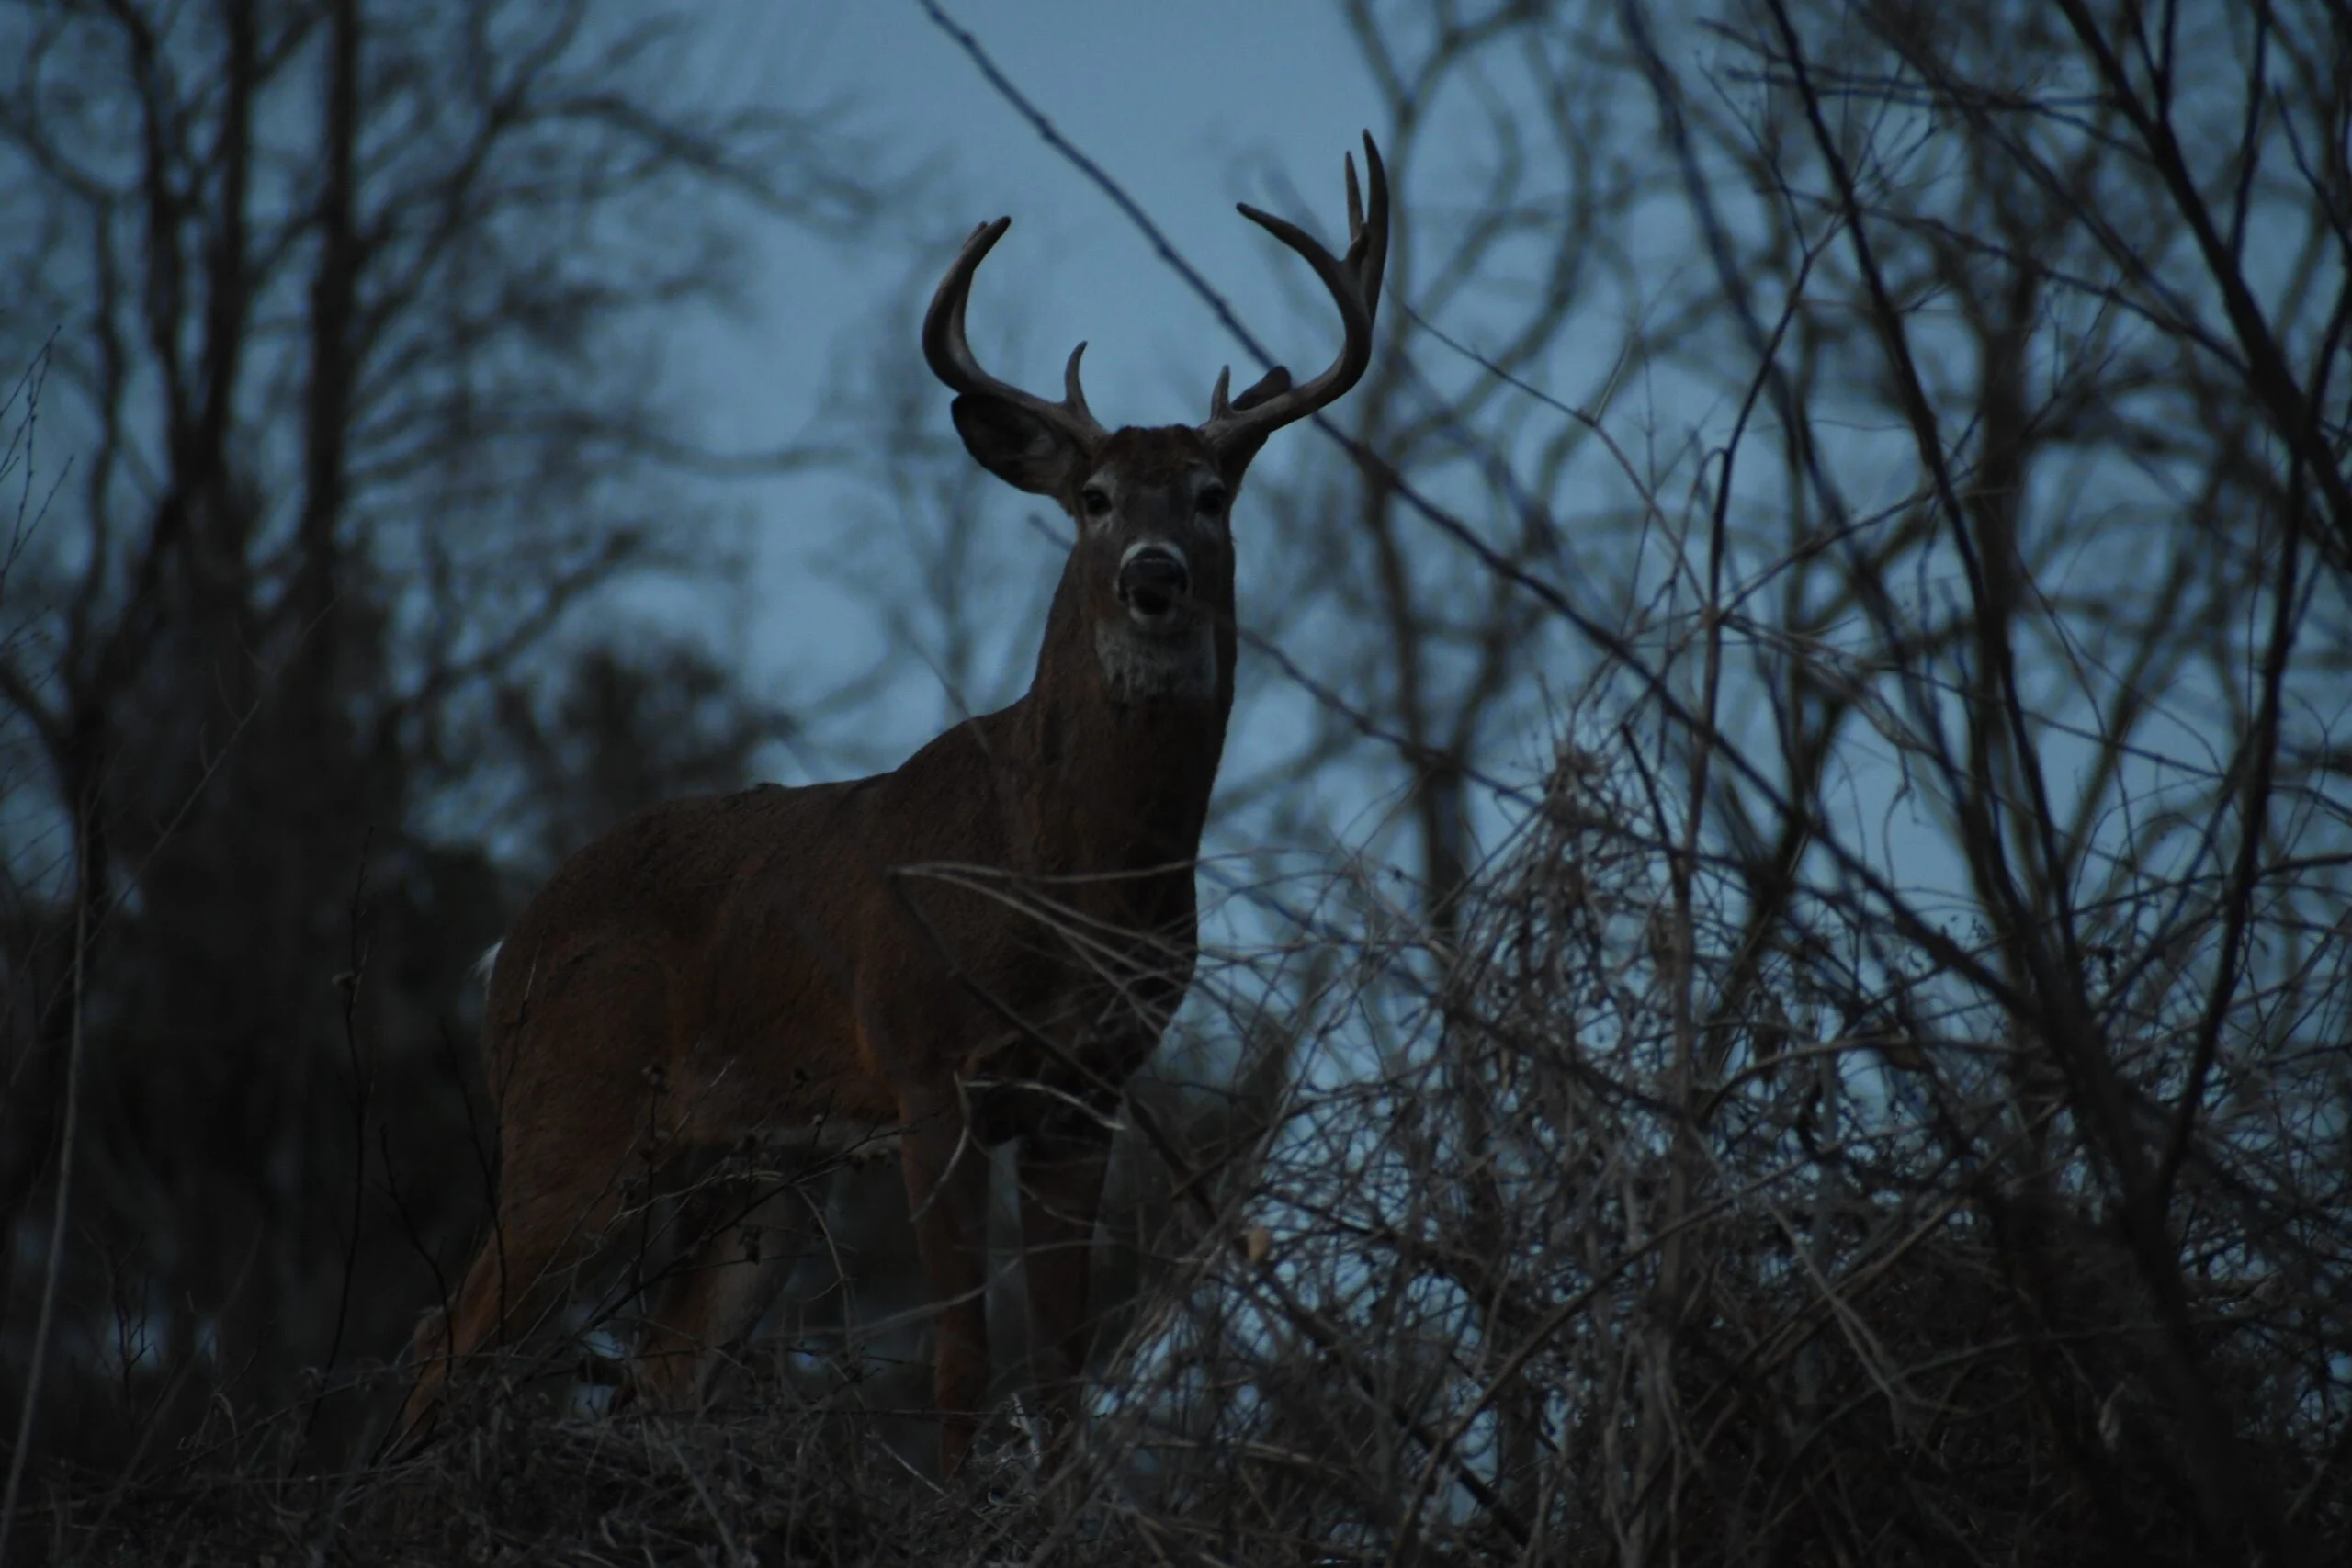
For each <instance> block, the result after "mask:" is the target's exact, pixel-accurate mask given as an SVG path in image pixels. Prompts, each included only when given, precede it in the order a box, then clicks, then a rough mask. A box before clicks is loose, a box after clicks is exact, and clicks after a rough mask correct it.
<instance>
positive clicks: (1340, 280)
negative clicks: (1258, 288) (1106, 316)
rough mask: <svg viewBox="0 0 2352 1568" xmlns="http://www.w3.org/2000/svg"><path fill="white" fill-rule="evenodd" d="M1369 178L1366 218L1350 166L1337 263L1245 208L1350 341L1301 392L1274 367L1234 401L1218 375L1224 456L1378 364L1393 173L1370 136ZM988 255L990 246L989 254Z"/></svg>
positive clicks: (1212, 423) (1217, 415)
mask: <svg viewBox="0 0 2352 1568" xmlns="http://www.w3.org/2000/svg"><path fill="white" fill-rule="evenodd" d="M1363 162H1364V172H1365V174H1366V175H1368V176H1369V177H1370V179H1371V181H1372V206H1371V209H1370V210H1369V211H1367V210H1366V209H1365V208H1364V205H1363V199H1362V197H1360V196H1359V195H1358V193H1357V191H1356V161H1355V159H1354V158H1353V157H1352V156H1351V157H1350V158H1349V159H1348V254H1347V259H1346V260H1344V261H1340V260H1338V259H1335V258H1334V257H1333V256H1332V254H1331V253H1330V252H1329V251H1328V250H1326V249H1324V248H1323V246H1322V245H1321V244H1320V243H1317V241H1316V240H1315V239H1314V238H1313V237H1312V236H1310V235H1309V234H1308V233H1307V232H1306V231H1305V230H1303V229H1301V228H1299V227H1298V226H1297V225H1296V224H1295V223H1290V222H1286V221H1284V220H1282V219H1280V218H1276V217H1275V216H1274V215H1273V214H1272V213H1270V212H1261V211H1259V210H1258V209H1256V208H1254V207H1251V206H1250V205H1248V204H1247V203H1244V204H1242V207H1241V216H1242V217H1244V218H1247V219H1248V220H1250V222H1252V223H1255V224H1257V225H1258V226H1259V227H1260V228H1261V229H1263V230H1265V231H1267V232H1268V233H1270V234H1272V235H1273V237H1274V238H1275V239H1277V240H1280V241H1281V242H1282V243H1283V244H1285V245H1288V246H1289V247H1290V248H1291V249H1292V250H1294V251H1296V252H1297V253H1298V254H1300V255H1302V256H1305V257H1306V264H1307V265H1309V266H1311V267H1313V268H1314V269H1315V276H1317V277H1319V278H1321V279H1322V280H1323V287H1324V288H1328V289H1329V290H1330V291H1331V302H1332V303H1333V304H1335V305H1337V306H1339V308H1340V321H1342V322H1343V323H1344V324H1345V326H1346V328H1347V340H1346V342H1345V343H1344V344H1342V345H1341V347H1340V357H1339V358H1337V359H1335V360H1333V361H1332V362H1331V367H1330V368H1329V370H1326V371H1324V372H1323V374H1322V375H1320V376H1317V378H1315V379H1314V380H1312V381H1309V382H1307V383H1306V385H1305V386H1303V387H1293V386H1292V385H1291V384H1290V372H1289V371H1287V370H1285V369H1283V367H1281V366H1279V365H1277V366H1275V367H1273V368H1272V370H1269V371H1268V372H1266V375H1265V377H1264V378H1263V379H1261V380H1260V381H1259V382H1258V384H1257V385H1256V386H1254V387H1251V388H1250V389H1249V390H1248V391H1246V392H1243V393H1242V394H1241V395H1240V396H1239V397H1238V398H1236V399H1234V400H1231V401H1230V402H1228V401H1227V400H1226V389H1227V386H1229V385H1230V384H1231V382H1232V378H1233V373H1232V370H1231V369H1230V367H1228V368H1227V369H1224V370H1220V371H1218V372H1217V378H1216V391H1215V392H1213V393H1212V394H1210V397H1209V420H1208V423H1206V424H1204V425H1203V426H1201V434H1203V435H1204V436H1205V437H1207V439H1208V442H1209V444H1210V445H1211V446H1216V447H1217V448H1219V449H1220V450H1222V449H1226V448H1229V447H1232V446H1244V447H1245V449H1246V450H1248V451H1251V452H1254V451H1255V450H1256V449H1257V446H1258V445H1259V444H1260V443H1261V442H1263V441H1264V440H1265V439H1266V437H1267V436H1269V435H1271V434H1273V433H1274V432H1275V431H1277V430H1279V429H1281V428H1282V427H1283V425H1285V424H1289V423H1292V422H1293V421H1295V420H1301V419H1305V418H1306V416H1307V415H1308V414H1311V413H1313V412H1315V411H1316V410H1317V409H1319V408H1322V407H1324V406H1325V405H1326V404H1328V403H1331V402H1334V401H1337V400H1339V399H1340V396H1341V395H1343V394H1344V393H1345V392H1346V391H1347V390H1348V389H1349V388H1351V387H1352V386H1354V385H1355V384H1356V382H1357V381H1358V380H1359V379H1361V378H1363V373H1364V367H1366V366H1368V365H1370V364H1371V363H1372V324H1373V319H1374V312H1375V311H1376V310H1378V309H1379V307H1380V276H1381V273H1382V272H1383V271H1384V270H1385V268H1386V267H1387V265H1388V171H1387V170H1386V169H1385V168H1384V167H1383V166H1382V165H1381V162H1380V149H1379V148H1377V147H1374V145H1373V144H1372V133H1371V132H1370V131H1366V132H1365V133H1364V138H1363ZM983 248H985V247H983Z"/></svg>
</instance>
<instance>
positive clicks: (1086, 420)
mask: <svg viewBox="0 0 2352 1568" xmlns="http://www.w3.org/2000/svg"><path fill="white" fill-rule="evenodd" d="M1010 228H1012V219H1010V218H1000V219H998V220H996V221H995V222H993V223H983V224H981V225H980V226H979V227H978V228H977V229H975V230H973V231H972V237H971V238H970V239H968V240H967V241H965V242H964V248H963V249H962V250H961V251H959V252H957V253H956V260H955V263H954V265H951V266H949V267H948V269H947V276H944V277H943V278H941V279H940V280H939V291H938V292H937V293H935V294H933V296H932V297H931V309H930V310H929V311H927V312H926V313H925V314H924V316H923V319H922V356H923V358H924V359H925V360H926V361H928V362H929V364H930V366H931V371H932V374H933V375H934V376H936V377H938V378H940V379H941V380H942V381H944V382H946V383H947V385H948V386H949V387H950V388H951V389H954V390H956V391H957V392H961V393H963V394H965V395H966V396H967V397H981V398H994V399H996V400H999V401H1001V402H1007V403H1011V404H1012V405H1013V406H1014V407H1016V408H1021V409H1024V410H1026V411H1028V412H1030V413H1032V414H1035V416H1036V417H1037V418H1038V419H1040V420H1043V421H1044V422H1045V423H1047V424H1049V425H1051V426H1053V427H1054V428H1055V429H1057V430H1058V431H1060V432H1061V433H1062V434H1065V435H1068V436H1069V437H1070V438H1071V439H1072V440H1074V441H1075V442H1077V443H1078V444H1079V445H1080V446H1081V447H1091V446H1094V445H1095V444H1096V443H1099V442H1100V441H1102V440H1103V436H1104V435H1105V434H1106V433H1105V432H1104V430H1103V426H1102V425H1101V424H1099V423H1096V421H1095V418H1094V414H1093V411H1091V410H1090V409H1089V408H1088V407H1087V406H1086V393H1085V390H1084V389H1082V388H1080V386H1079V384H1078V361H1079V356H1080V355H1083V354H1084V353H1085V352H1086V345H1085V344H1082V343H1081V344H1079V345H1078V346H1077V347H1076V348H1073V349H1071V350H1070V351H1069V365H1068V366H1067V367H1064V369H1063V371H1062V400H1061V401H1060V402H1057V403H1049V402H1047V401H1046V400H1045V399H1043V398H1041V397H1038V396H1036V395H1035V393H1031V392H1024V391H1023V390H1022V389H1020V388H1018V387H1015V386H1013V385H1012V384H1011V383H1010V382H1006V381H1000V380H998V379H997V378H995V377H993V376H991V375H989V373H988V372H987V371H985V370H983V369H981V368H980V362H979V361H978V359H976V358H974V357H973V356H972V345H971V344H970V342H969V341H968V340H967V339H966V337H965V335H964V305H965V302H966V301H967V300H968V299H970V298H971V294H972V275H973V274H974V273H976V272H978V270H979V267H980V262H981V261H982V259H983V258H985V257H986V256H987V255H988V254H989V250H990V249H991V248H993V247H994V246H995V244H996V243H997V242H998V241H999V240H1001V239H1002V238H1003V237H1004V231H1006V230H1007V229H1010Z"/></svg>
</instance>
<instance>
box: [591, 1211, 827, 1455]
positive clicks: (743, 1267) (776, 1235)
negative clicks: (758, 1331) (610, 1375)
mask: <svg viewBox="0 0 2352 1568" xmlns="http://www.w3.org/2000/svg"><path fill="white" fill-rule="evenodd" d="M812 1199H813V1194H805V1193H803V1192H802V1191H801V1190H799V1189H798V1188H797V1187H796V1186H794V1185H792V1184H791V1183H789V1182H785V1181H781V1180H779V1179H775V1178H754V1179H734V1180H716V1181H713V1182H712V1183H711V1184H710V1185H708V1186H707V1187H705V1188H704V1189H703V1190H700V1191H698V1192H696V1193H695V1194H694V1195H693V1196H692V1197H691V1198H690V1199H689V1200H688V1201H687V1202H686V1204H685V1214H684V1218H683V1220H682V1229H683V1230H684V1235H685V1240H686V1245H685V1247H684V1249H683V1250H682V1251H681V1253H680V1255H679V1257H678V1258H677V1259H676V1260H675V1261H674V1262H673V1263H672V1264H671V1266H670V1269H669V1273H668V1275H667V1277H666V1278H665V1279H664V1280H662V1284H661V1286H660V1289H659V1290H658V1291H657V1292H656V1294H655V1297H654V1301H653V1305H652V1306H651V1308H650V1310H649V1311H648V1312H647V1314H646V1325H645V1333H644V1337H643V1338H642V1339H641V1340H640V1341H639V1346H638V1350H637V1359H636V1363H635V1368H634V1371H633V1374H632V1375H633V1377H634V1380H635V1382H636V1386H637V1389H638V1393H639V1397H641V1398H642V1399H644V1400H645V1402H646V1403H647V1404H650V1405H651V1406H652V1407H653V1408H655V1409H657V1410H668V1411H673V1412H680V1413H684V1412H689V1411H693V1410H695V1409H697V1408H698V1407H699V1406H700V1405H701V1404H702V1402H703V1399H704V1397H705V1395H706V1394H707V1393H708V1390H709V1384H710V1380H711V1376H712V1374H713V1373H714V1372H715V1371H717V1370H718V1367H719V1365H720V1364H721V1362H723V1361H724V1360H725V1359H726V1358H727V1356H728V1355H729V1353H730V1352H732V1351H734V1350H736V1349H737V1348H740V1347H741V1345H742V1343H743V1341H744V1340H745V1339H746V1338H748V1337H750V1335H751V1333H752V1329H754V1328H756V1327H757V1326H758V1325H759V1321H760V1319H761V1317H763V1315H765V1314H766V1312H767V1309H768V1307H769V1305H770V1304H771V1303H774V1302H775V1297H776V1292H778V1291H780V1290H781V1289H782V1288H783V1286H784V1282H785V1280H786V1276H787V1275H788V1274H790V1272H791V1270H792V1265H793V1263H794V1261H795V1260H796V1259H797V1257H798V1255H799V1253H800V1250H801V1248H802V1246H803V1244H805V1243H806V1242H807V1240H808V1239H809V1235H811V1234H812V1233H813V1232H814V1230H815V1228H816V1223H817V1211H816V1208H815V1205H814V1202H813V1201H812Z"/></svg>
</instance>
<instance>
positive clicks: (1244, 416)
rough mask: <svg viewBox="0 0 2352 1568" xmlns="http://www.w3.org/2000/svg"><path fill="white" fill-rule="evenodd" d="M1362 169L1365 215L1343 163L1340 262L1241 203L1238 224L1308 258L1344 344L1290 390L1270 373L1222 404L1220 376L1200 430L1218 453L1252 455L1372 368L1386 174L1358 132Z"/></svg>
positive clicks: (1276, 372) (1296, 230)
mask: <svg viewBox="0 0 2352 1568" xmlns="http://www.w3.org/2000/svg"><path fill="white" fill-rule="evenodd" d="M1363 162H1364V173H1365V174H1366V175H1367V176H1368V177H1369V178H1370V180H1371V182H1372V202H1371V206H1370V208H1369V209H1367V208H1366V207H1365V205H1364V202H1363V197H1362V195H1361V194H1360V193H1359V192H1358V190H1357V188H1356V162H1355V159H1354V158H1353V157H1350V158H1349V159H1348V161H1347V166H1348V254H1347V256H1346V258H1345V259H1344V260H1342V259H1340V258H1339V257H1335V256H1333V255H1332V254H1331V253H1330V252H1329V250H1326V249H1325V248H1324V247H1323V245H1322V244H1321V243H1319V242H1317V240H1316V239H1315V238H1314V237H1313V236H1312V235H1310V234H1308V233H1307V232H1306V231H1305V230H1304V229H1301V228H1300V227H1298V225H1296V224H1295V223H1292V222H1289V221H1287V220H1283V219H1281V218H1277V217H1275V216H1274V215H1273V214H1272V213H1271V212H1261V211H1260V210H1259V209H1256V208H1254V207H1251V206H1250V205H1249V204H1248V203H1247V202H1244V203H1242V204H1241V206H1240V211H1241V216H1242V217H1244V218H1247V219H1248V220H1250V222H1252V223H1255V224H1257V225H1258V226H1259V227H1260V228H1261V229H1263V230H1265V231H1267V232H1268V233H1270V234H1272V236H1273V237H1274V238H1275V239H1277V240H1280V241H1281V242H1282V243H1283V244H1285V245H1288V246H1289V247H1290V248H1291V249H1292V250H1294V251H1296V252H1297V253H1298V254H1300V255H1302V256H1304V257H1306V265H1309V266H1311V267H1313V268H1314V269H1315V276H1317V277H1319V278H1321V279H1322V280H1323V287H1324V288H1328V289H1329V290H1330V291H1331V302H1332V303H1333V304H1335V305H1337V306H1338V307H1339V308H1340V322H1341V323H1342V324H1343V325H1344V327H1345V328H1346V331H1347V338H1346V341H1345V342H1344V343H1343V344H1341V345H1340V357H1339V358H1337V359H1335V360H1333V361H1332V362H1331V367H1330V368H1329V369H1328V370H1326V371H1324V372H1323V374H1322V375H1320V376H1317V378H1315V379H1314V380H1312V381H1309V382H1307V383H1306V385H1305V386H1303V387H1293V386H1292V385H1291V384H1290V372H1288V371H1287V370H1284V369H1283V367H1281V366H1276V367H1274V368H1273V369H1272V370H1271V371H1269V372H1267V374H1266V376H1265V378H1263V379H1262V380H1261V381H1260V382H1259V383H1258V384H1257V385H1256V386H1254V387H1251V388H1250V389H1249V390H1248V391H1246V392H1244V393H1242V394H1241V396H1240V397H1239V398H1238V399H1235V400H1232V401H1230V402H1228V401H1227V399H1226V389H1227V387H1228V386H1229V385H1230V384H1231V381H1232V372H1231V370H1230V369H1229V368H1228V369H1226V370H1221V371H1219V372H1218V373H1217V378H1216V391H1215V392H1214V393H1212V394H1211V396H1210V399H1209V419H1208V423H1206V424H1204V425H1203V426H1201V434H1203V435H1204V436H1205V437H1207V439H1208V442H1209V444H1210V445H1211V446H1216V447H1219V448H1223V447H1226V446H1231V445H1234V444H1236V443H1246V444H1247V445H1249V446H1250V447H1251V448H1253V449H1254V448H1255V446H1257V444H1258V443H1260V442H1262V441H1264V440H1265V438H1266V437H1267V436H1269V435H1271V434H1273V433H1274V432H1275V431H1277V430H1279V429H1281V428H1282V427H1283V425H1285V424H1289V423H1294V422H1295V421H1297V420H1302V419H1305V418H1306V416H1307V415H1309V414H1311V413H1313V412H1316V411H1317V409H1320V408H1322V407H1324V406H1325V405H1326V404H1329V403H1331V402H1334V401H1336V400H1338V399H1339V398H1340V396H1342V395H1343V394H1344V393H1345V392H1346V391H1347V390H1348V389H1349V388H1351V387H1352V386H1354V385H1355V384H1356V382H1357V381H1359V380H1361V379H1362V378H1363V373H1364V369H1365V367H1367V366H1369V365H1370V364H1371V363H1372V327H1373V321H1374V314H1375V312H1376V311H1377V310H1379V308H1380V279H1381V274H1382V273H1383V272H1384V271H1385V270H1386V268H1387V265H1388V171H1387V169H1386V168H1385V167H1384V166H1383V165H1382V164H1381V162H1380V149H1379V148H1377V147H1375V146H1374V145H1373V142H1372V133H1371V132H1370V131H1366V132H1365V133H1364V138H1363Z"/></svg>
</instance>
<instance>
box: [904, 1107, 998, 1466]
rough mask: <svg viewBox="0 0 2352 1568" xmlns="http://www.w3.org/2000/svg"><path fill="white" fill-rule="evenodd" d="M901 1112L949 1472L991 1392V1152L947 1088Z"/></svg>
mask: <svg viewBox="0 0 2352 1568" xmlns="http://www.w3.org/2000/svg"><path fill="white" fill-rule="evenodd" d="M903 1111H904V1114H905V1121H904V1122H903V1134H902V1136H903V1142H902V1144H901V1162H902V1164H903V1167H904V1169H905V1172H906V1179H907V1205H908V1208H909V1210H910V1213H912V1214H913V1216H914V1224H915V1245H916V1247H917V1248H918V1249H919V1250H920V1251H921V1252H922V1271H923V1277H924V1279H925V1280H927V1281H928V1282H929V1284H930V1287H931V1301H932V1308H933V1313H934V1314H935V1315H934V1316H933V1324H934V1327H933V1336H932V1390H933V1402H934V1403H935V1404H936V1405H937V1407H938V1410H939V1468H940V1472H941V1473H942V1474H943V1475H949V1476H952V1475H954V1474H956V1472H959V1471H961V1470H962V1469H963V1468H964V1461H965V1457H966V1456H967V1454H969V1453H970V1451H971V1448H972V1434H973V1433H974V1432H975V1431H976V1430H977V1429H978V1427H979V1419H980V1405H981V1403H982V1402H983V1401H984V1400H985V1399H986V1398H987V1397H988V1387H989V1325H988V1195H989V1187H988V1182H989V1162H988V1154H987V1151H986V1150H984V1149H982V1148H981V1147H980V1146H979V1145H978V1144H977V1143H975V1142H974V1141H973V1140H972V1138H971V1137H970V1135H969V1132H968V1129H967V1125H966V1123H965V1120H964V1108H963V1105H962V1102H961V1100H960V1099H959V1098H958V1097H957V1095H956V1091H955V1088H954V1086H953V1085H949V1086H946V1087H945V1088H944V1089H942V1090H939V1091H935V1092H930V1093H925V1094H922V1095H915V1096H910V1097H908V1099H907V1100H906V1101H905V1102H904V1105H903Z"/></svg>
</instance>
